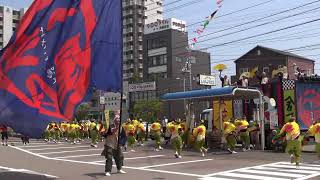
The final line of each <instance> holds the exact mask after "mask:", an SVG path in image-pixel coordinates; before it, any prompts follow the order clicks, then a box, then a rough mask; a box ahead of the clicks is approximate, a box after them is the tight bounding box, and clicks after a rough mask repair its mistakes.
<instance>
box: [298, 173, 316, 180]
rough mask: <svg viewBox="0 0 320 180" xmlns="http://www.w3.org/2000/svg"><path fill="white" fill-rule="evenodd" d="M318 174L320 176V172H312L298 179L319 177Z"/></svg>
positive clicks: (304, 179)
mask: <svg viewBox="0 0 320 180" xmlns="http://www.w3.org/2000/svg"><path fill="white" fill-rule="evenodd" d="M317 176H320V173H315V174H310V175H308V176H305V177H302V178H299V179H296V180H306V179H311V178H313V177H317Z"/></svg>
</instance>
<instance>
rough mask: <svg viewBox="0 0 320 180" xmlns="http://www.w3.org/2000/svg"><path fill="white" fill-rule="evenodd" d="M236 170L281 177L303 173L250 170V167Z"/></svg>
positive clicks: (297, 176) (295, 176) (294, 176)
mask: <svg viewBox="0 0 320 180" xmlns="http://www.w3.org/2000/svg"><path fill="white" fill-rule="evenodd" d="M237 172H243V173H253V174H260V175H272V176H283V177H293V178H300V177H303V176H304V175H301V174H295V173H281V172H274V171H273V172H270V171H261V170H252V169H246V170H240V171H237Z"/></svg>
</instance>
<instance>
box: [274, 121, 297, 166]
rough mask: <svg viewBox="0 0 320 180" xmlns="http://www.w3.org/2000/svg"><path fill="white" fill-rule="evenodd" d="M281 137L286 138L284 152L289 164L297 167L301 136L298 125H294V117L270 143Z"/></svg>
mask: <svg viewBox="0 0 320 180" xmlns="http://www.w3.org/2000/svg"><path fill="white" fill-rule="evenodd" d="M283 135H285V136H286V141H287V147H286V152H287V153H289V154H290V159H291V163H295V164H296V166H299V163H300V157H301V149H302V144H301V137H302V136H300V127H299V125H298V123H296V118H295V117H293V116H292V117H291V118H290V120H289V122H287V123H286V124H285V125H284V126H283V127H282V129H281V130H280V133H279V134H277V135H276V137H275V138H274V140H272V143H274V141H275V140H276V139H278V138H280V137H281V136H283Z"/></svg>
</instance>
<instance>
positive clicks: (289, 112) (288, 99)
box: [283, 90, 296, 122]
mask: <svg viewBox="0 0 320 180" xmlns="http://www.w3.org/2000/svg"><path fill="white" fill-rule="evenodd" d="M283 100H284V120H285V122H288V121H289V119H290V117H291V116H294V117H295V116H296V108H295V100H294V90H284V91H283Z"/></svg>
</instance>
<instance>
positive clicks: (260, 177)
mask: <svg viewBox="0 0 320 180" xmlns="http://www.w3.org/2000/svg"><path fill="white" fill-rule="evenodd" d="M319 175H320V165H317V164H311V163H302V164H300V166H299V167H296V166H295V165H293V164H290V163H288V162H277V163H271V164H264V165H259V166H253V167H246V168H240V169H234V170H230V171H224V172H218V173H213V174H208V175H206V176H204V177H201V178H199V180H235V179H236V180H244V179H257V180H306V179H310V178H313V177H317V176H319Z"/></svg>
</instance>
